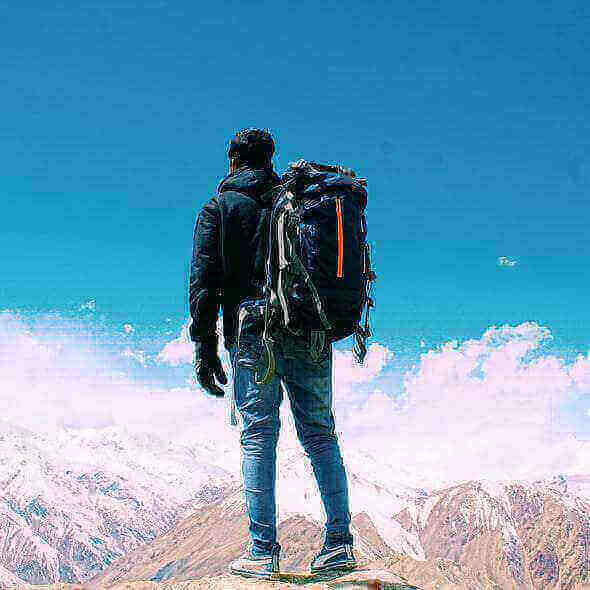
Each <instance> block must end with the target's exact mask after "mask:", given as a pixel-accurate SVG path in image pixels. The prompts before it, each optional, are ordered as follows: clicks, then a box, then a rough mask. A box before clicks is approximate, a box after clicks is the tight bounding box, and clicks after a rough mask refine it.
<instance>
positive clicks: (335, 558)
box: [310, 543, 357, 573]
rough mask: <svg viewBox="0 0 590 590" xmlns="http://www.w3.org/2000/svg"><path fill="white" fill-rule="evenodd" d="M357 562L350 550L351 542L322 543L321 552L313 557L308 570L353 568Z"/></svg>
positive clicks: (324, 570)
mask: <svg viewBox="0 0 590 590" xmlns="http://www.w3.org/2000/svg"><path fill="white" fill-rule="evenodd" d="M356 566H357V562H356V559H355V557H354V554H353V552H352V544H351V543H340V544H339V545H326V544H324V547H323V549H322V550H321V552H320V553H319V554H318V555H316V556H315V557H314V558H313V561H312V562H311V566H310V570H311V572H312V573H316V572H327V571H332V570H334V571H338V570H353V569H354V568H356Z"/></svg>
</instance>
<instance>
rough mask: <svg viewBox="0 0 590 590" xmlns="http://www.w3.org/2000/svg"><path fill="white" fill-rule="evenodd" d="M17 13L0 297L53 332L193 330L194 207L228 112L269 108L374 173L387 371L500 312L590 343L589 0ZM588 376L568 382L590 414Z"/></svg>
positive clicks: (223, 165)
mask: <svg viewBox="0 0 590 590" xmlns="http://www.w3.org/2000/svg"><path fill="white" fill-rule="evenodd" d="M0 26H1V28H2V30H1V35H2V41H3V49H2V55H1V57H0V59H1V60H2V68H1V72H2V107H3V108H2V111H3V114H4V117H2V118H1V119H0V150H1V152H2V159H3V167H2V170H3V174H2V177H1V179H0V183H1V190H2V194H3V212H2V213H3V214H2V216H1V217H0V251H1V252H2V255H1V256H0V273H1V276H2V281H1V282H0V309H12V310H20V312H21V313H22V314H24V315H26V316H27V318H28V320H27V321H29V322H30V323H32V324H33V325H34V323H35V321H37V319H36V318H39V317H41V316H43V318H44V319H43V322H44V323H43V322H39V326H40V327H39V331H40V332H42V331H43V330H44V329H49V328H47V326H48V325H49V324H51V325H52V326H53V327H52V328H51V329H52V330H54V331H55V330H58V331H59V330H62V331H66V330H69V331H70V332H72V333H76V334H82V333H86V334H90V336H86V338H90V340H92V339H94V340H95V341H101V342H103V343H106V344H105V346H107V348H108V347H109V346H110V347H111V348H113V347H114V348H113V349H115V348H116V347H117V346H118V347H119V348H121V347H122V346H131V347H132V348H131V349H132V350H139V349H140V348H141V349H146V350H151V352H152V353H154V354H155V353H157V352H158V351H159V350H161V349H162V346H163V345H164V344H165V342H166V341H169V340H171V339H172V338H175V337H176V336H177V334H178V331H179V329H180V327H181V326H182V323H183V322H184V321H185V320H186V317H187V275H188V265H189V258H190V253H191V246H192V243H191V242H192V232H193V226H194V222H195V218H196V215H197V213H198V211H199V209H200V207H201V205H202V204H203V203H204V202H205V200H207V199H208V198H209V197H210V196H212V195H213V194H214V192H215V188H216V186H217V183H218V181H219V179H220V178H221V177H222V176H223V175H224V174H225V173H226V170H227V160H226V149H227V142H228V140H229V138H230V136H231V135H232V134H233V133H234V132H235V131H236V130H238V129H240V128H242V127H245V126H261V127H268V128H270V129H271V131H272V132H273V133H274V135H275V138H276V141H277V145H278V151H277V154H276V158H275V164H276V167H277V169H278V170H279V171H281V170H284V169H285V167H286V166H287V165H288V163H289V162H291V161H294V160H296V159H299V158H300V157H305V158H308V159H314V160H318V161H326V162H338V163H342V164H345V165H347V166H350V167H352V168H354V169H356V170H357V172H358V173H359V174H360V175H361V176H364V177H366V178H367V179H368V188H369V193H370V200H369V206H368V212H367V215H368V224H369V231H370V238H371V241H372V243H373V245H374V252H375V256H374V257H375V260H374V263H375V266H376V270H377V273H378V276H379V279H378V282H377V285H376V297H377V308H376V310H375V313H374V315H373V327H374V333H375V342H378V343H380V345H382V346H385V347H387V349H388V350H391V351H394V352H395V355H396V356H395V359H394V360H391V359H390V362H389V363H386V367H387V370H386V377H387V379H389V381H385V382H383V383H382V382H379V384H380V387H382V388H384V389H385V391H386V394H387V395H390V396H392V395H393V396H395V394H396V391H397V392H398V393H399V389H401V383H402V382H403V379H404V375H405V371H406V370H407V369H408V368H409V367H410V366H411V365H412V364H413V363H416V362H418V361H419V359H420V354H423V353H425V352H427V351H429V350H430V351H431V350H434V348H435V347H437V346H441V345H442V344H444V343H445V342H449V341H454V340H456V341H458V342H465V341H466V340H468V339H479V338H482V335H483V334H484V333H485V331H486V330H488V329H490V327H493V326H502V325H508V326H513V327H516V326H519V325H528V324H526V323H527V322H534V323H535V324H537V325H538V326H541V327H542V330H541V332H542V331H543V330H549V332H550V334H551V338H544V337H543V338H540V337H538V336H537V334H538V333H540V332H539V330H540V329H539V330H538V329H537V328H535V329H533V328H526V329H525V332H526V334H528V336H526V338H529V344H530V342H533V343H535V344H534V346H538V347H540V348H539V350H538V351H537V352H540V353H543V354H549V353H551V354H554V355H556V356H555V357H554V358H559V359H562V360H563V361H567V362H573V360H574V359H575V358H576V356H577V355H578V354H587V353H588V351H589V350H590V333H589V330H588V325H589V321H590V308H589V306H588V299H589V297H588V295H589V290H590V272H589V269H590V238H589V236H588V231H587V227H588V224H589V222H590V206H589V204H588V197H589V188H590V103H589V101H588V96H589V95H590V92H589V90H590V89H589V85H590V84H589V82H590V52H589V50H588V41H587V39H588V38H589V33H590V11H589V9H588V7H587V6H586V5H585V4H584V3H583V2H581V1H577V2H573V1H571V0H564V1H560V2H556V1H554V2H551V1H546V0H544V1H541V0H538V1H534V2H533V1H530V0H523V1H522V2H518V3H508V2H500V1H497V2H481V1H470V2H453V3H451V4H449V3H446V4H445V3H442V2H433V1H430V2H427V1H416V2H405V1H402V2H396V3H391V2H378V1H371V2H347V1H341V2H322V3H320V6H317V5H316V3H314V2H306V1H302V2H297V3H285V2H272V3H271V2H258V1H256V2H219V3H198V5H197V4H195V3H188V2H186V3H183V2H164V1H160V2H149V1H146V2H141V3H140V2H111V1H108V0H104V1H103V2H101V3H97V2H86V1H84V0H81V1H80V2H77V3H75V6H74V5H73V4H72V5H69V6H68V5H67V3H56V2H51V1H49V2H19V3H17V2H12V3H9V4H8V5H7V6H6V7H5V10H4V14H3V23H2V25H0ZM500 257H507V260H508V262H509V264H507V265H501V264H499V262H498V261H499V258H500ZM512 263H514V264H512ZM90 300H93V301H95V304H94V305H93V306H91V307H92V308H91V307H89V306H84V303H85V302H87V301H90ZM81 306H82V307H81ZM48 313H49V316H47V314H48ZM51 314H57V315H58V316H59V318H61V319H60V320H59V321H58V320H55V321H54V320H52V319H51V317H53V316H52V315H51ZM60 314H61V315H60ZM47 318H49V319H47ZM68 318H69V319H68ZM72 318H73V319H72ZM48 322H49V324H48ZM52 322H53V323H52ZM56 322H57V324H56ZM59 322H62V323H61V324H59ZM80 322H81V323H80ZM124 323H129V324H130V325H132V326H133V327H134V329H133V331H132V332H131V331H129V332H125V331H124V330H123V329H122V326H123V324H124ZM54 324H55V325H54ZM58 324H59V325H58ZM56 325H58V327H57V328H56V327H55V326H56ZM59 326H61V328H60V327H59ZM66 326H67V327H66ZM11 329H12V328H11ZM15 329H16V328H15ZM19 329H20V328H19ZM10 333H11V334H12V333H13V332H10ZM14 333H16V332H14ZM542 333H545V332H542ZM510 334H511V335H510V336H509V338H508V339H509V340H510V339H513V340H514V342H513V344H514V343H516V344H514V346H516V349H518V350H520V349H519V348H518V346H519V345H518V339H519V338H521V336H519V329H515V331H514V332H510ZM7 338H8V337H7ZM7 341H8V340H7ZM19 342H20V340H19ZM510 342H512V340H510ZM19 346H20V345H19ZM342 346H344V347H346V346H348V347H349V344H346V343H345V344H343V345H342ZM486 346H487V345H486ZM510 346H512V344H511V345H510ZM534 346H533V347H534ZM150 347H151V348H150ZM484 348H485V347H484ZM131 349H130V350H131ZM14 350H17V348H14ZM18 350H20V348H19V349H18ZM466 350H467V349H466ZM486 350H487V348H486ZM510 350H512V349H510ZM510 350H508V352H506V351H505V352H506V355H507V357H506V358H508V359H511V358H512V356H511V355H512V354H513V353H512V352H510ZM442 354H443V357H444V359H446V360H445V363H442V365H441V366H444V367H447V366H449V365H448V363H446V361H447V360H448V359H449V358H450V357H449V355H451V356H452V357H453V358H455V356H456V355H455V353H453V352H452V351H447V352H445V353H442ZM486 354H487V353H486ZM445 355H446V356H445ZM453 355H455V356H453ZM377 356H379V355H377ZM125 358H127V359H128V360H129V359H132V358H134V357H129V356H127V357H125ZM105 362H106V361H105ZM130 362H131V361H130ZM449 362H450V363H451V364H453V363H454V361H449ZM507 362H508V361H507ZM510 362H512V361H510ZM140 364H141V363H140ZM453 366H454V365H453ZM502 366H508V365H502ZM510 366H511V365H510ZM152 369H153V372H152V374H151V375H152V376H151V377H150V378H155V377H154V375H155V374H156V373H155V371H156V367H152ZM117 370H119V368H118V369H117ZM158 370H160V369H158ZM162 370H163V369H162ZM170 370H174V371H177V372H179V375H180V373H182V376H184V375H185V373H186V372H187V370H188V369H187V368H186V366H185V367H184V368H182V367H181V368H176V369H170ZM443 370H444V371H446V370H447V369H446V368H445V369H443ZM378 373H379V371H377V372H376V373H375V372H374V374H373V377H375V375H377V377H375V378H376V379H382V378H383V375H381V377H379V376H378ZM582 373H583V370H582V369H579V370H578V372H577V373H576V375H578V381H577V383H578V385H579V387H581V388H582V389H584V387H585V385H584V384H585V383H586V381H584V379H583V378H582V377H580V375H581V374H582ZM584 374H585V373H584ZM179 378H180V377H179ZM373 386H374V384H373ZM582 386H584V387H582ZM588 386H589V387H590V381H589V382H588ZM494 391H495V390H494ZM582 393H583V392H582ZM578 394H579V392H578ZM582 398H584V396H582ZM582 398H581V399H582ZM584 399H585V398H584ZM584 399H582V401H580V400H578V401H575V400H574V401H572V400H570V401H568V402H567V403H565V402H564V407H565V406H567V407H568V408H569V410H568V411H569V412H570V413H571V417H572V418H571V420H572V421H574V422H575V423H576V425H577V426H576V429H577V430H579V431H580V432H582V431H584V432H585V431H586V430H587V426H586V418H585V416H586V414H585V413H584V412H585V410H586V408H587V407H588V408H590V404H588V402H587V401H584ZM568 404H569V406H568Z"/></svg>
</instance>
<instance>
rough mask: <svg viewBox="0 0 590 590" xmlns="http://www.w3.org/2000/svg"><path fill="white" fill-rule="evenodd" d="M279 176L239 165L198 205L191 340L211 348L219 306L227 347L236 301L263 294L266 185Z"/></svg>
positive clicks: (233, 331)
mask: <svg viewBox="0 0 590 590" xmlns="http://www.w3.org/2000/svg"><path fill="white" fill-rule="evenodd" d="M279 182H280V177H279V176H278V175H277V174H276V173H275V172H274V171H273V170H272V169H263V170H253V169H250V168H247V167H242V168H240V169H239V170H237V171H236V172H234V173H232V174H229V175H228V176H226V177H225V178H224V179H223V180H222V181H221V182H220V184H219V187H218V195H217V196H216V197H214V198H212V199H210V200H209V201H207V203H205V205H204V206H203V208H202V209H201V211H200V213H199V215H198V217H197V222H196V224H195V231H194V240H193V255H192V262H191V270H190V286H189V303H190V315H191V324H190V327H189V335H190V338H191V340H192V341H193V342H195V343H197V344H209V348H212V347H213V350H216V342H217V336H216V332H215V329H216V323H217V316H218V312H219V308H220V306H221V308H222V310H223V335H224V345H225V348H226V349H229V347H230V346H231V345H232V344H235V342H236V338H237V333H236V328H237V317H236V316H237V308H238V305H239V304H240V302H241V301H243V300H244V299H246V298H249V297H257V296H260V295H261V294H262V283H263V280H264V276H263V274H264V267H263V265H261V264H260V252H261V244H263V243H264V242H262V241H261V240H263V239H264V238H265V233H264V232H265V229H266V225H265V220H266V212H267V211H268V210H269V207H270V205H271V204H272V197H271V195H270V194H269V192H268V191H270V189H272V188H273V187H275V186H276V185H277V184H279Z"/></svg>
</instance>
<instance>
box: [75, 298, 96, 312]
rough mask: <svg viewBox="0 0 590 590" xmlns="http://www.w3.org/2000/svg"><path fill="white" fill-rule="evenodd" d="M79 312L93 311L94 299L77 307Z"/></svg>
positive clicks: (94, 307) (94, 306)
mask: <svg viewBox="0 0 590 590" xmlns="http://www.w3.org/2000/svg"><path fill="white" fill-rule="evenodd" d="M79 309H80V311H82V310H84V309H88V310H90V311H95V310H96V299H90V300H88V301H86V303H82V304H81V305H80V307H79Z"/></svg>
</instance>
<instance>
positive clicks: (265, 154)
mask: <svg viewBox="0 0 590 590" xmlns="http://www.w3.org/2000/svg"><path fill="white" fill-rule="evenodd" d="M274 153H275V142H274V140H273V138H272V135H271V134H270V132H269V131H268V130H267V129H255V128H252V127H250V128H248V129H242V130H241V131H238V132H237V133H236V134H235V135H234V137H232V139H231V141H230V142H229V149H228V151H227V155H228V156H229V157H230V158H237V159H238V161H239V163H240V164H249V165H251V166H269V165H270V162H271V159H272V156H273V154H274Z"/></svg>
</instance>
